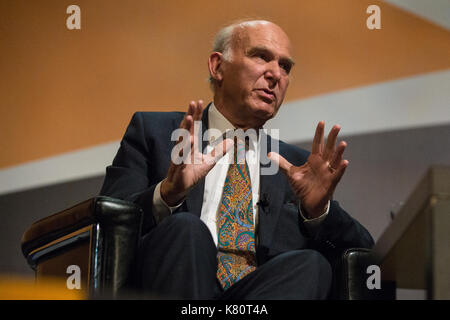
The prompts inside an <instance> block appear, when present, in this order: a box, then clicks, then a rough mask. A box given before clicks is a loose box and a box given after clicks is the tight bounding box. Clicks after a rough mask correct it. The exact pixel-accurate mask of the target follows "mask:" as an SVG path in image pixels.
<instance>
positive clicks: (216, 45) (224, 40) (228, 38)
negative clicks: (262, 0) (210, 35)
mask: <svg viewBox="0 0 450 320" xmlns="http://www.w3.org/2000/svg"><path fill="white" fill-rule="evenodd" d="M267 23H270V22H269V21H266V20H239V21H236V22H234V23H232V24H230V25H228V26H226V27H224V28H222V29H220V30H219V32H217V33H216V35H215V37H214V41H213V49H212V52H220V53H221V54H222V55H223V58H224V59H225V60H226V61H231V60H232V59H233V50H232V45H231V44H232V40H233V35H234V34H235V30H236V29H237V28H240V29H244V28H246V27H252V26H255V25H257V24H267ZM209 82H210V85H211V89H212V90H213V91H214V88H215V79H214V78H213V77H211V76H210V77H209Z"/></svg>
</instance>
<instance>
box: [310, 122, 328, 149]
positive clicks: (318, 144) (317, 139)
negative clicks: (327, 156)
mask: <svg viewBox="0 0 450 320" xmlns="http://www.w3.org/2000/svg"><path fill="white" fill-rule="evenodd" d="M324 128H325V122H323V121H320V122H319V123H318V124H317V127H316V133H315V134H314V139H313V144H312V150H311V153H321V152H322V149H323V131H324Z"/></svg>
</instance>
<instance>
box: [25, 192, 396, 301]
mask: <svg viewBox="0 0 450 320" xmlns="http://www.w3.org/2000/svg"><path fill="white" fill-rule="evenodd" d="M142 218H143V211H142V210H141V208H139V207H138V206H137V205H136V204H134V203H131V202H127V201H123V200H118V199H114V198H109V197H103V196H101V197H95V198H92V199H90V200H87V201H84V202H82V203H80V204H78V205H76V206H74V207H72V208H69V209H66V210H64V211H61V212H59V213H56V214H54V215H51V216H49V217H47V218H44V219H42V220H39V221H37V222H35V223H34V224H33V225H32V226H31V227H30V228H29V229H28V230H27V231H26V232H25V233H24V235H23V237H22V251H23V254H24V256H25V257H26V259H27V261H28V264H29V265H30V266H31V267H32V268H33V269H34V270H35V274H36V280H37V282H39V281H40V280H42V279H45V278H46V277H59V279H60V280H61V288H67V287H66V280H67V278H68V277H69V275H70V274H67V268H68V267H69V266H70V265H76V266H78V267H79V268H80V269H79V270H80V272H81V287H82V289H84V290H85V292H86V293H87V295H88V297H90V298H95V297H98V296H100V297H111V298H122V297H126V296H127V294H130V293H132V296H133V297H138V295H137V293H136V292H134V293H133V286H134V279H133V266H134V265H135V264H136V256H137V254H136V253H137V250H138V247H139V243H140V238H141V237H140V235H141V226H142ZM373 262H374V258H373V256H372V254H371V251H370V250H368V249H361V248H355V249H347V250H345V251H343V252H340V253H339V254H337V255H336V258H334V259H333V261H331V264H332V267H333V285H332V289H331V296H330V298H331V299H343V300H348V299H350V300H358V299H379V298H391V297H392V291H386V290H384V291H382V292H380V290H369V289H368V288H367V286H366V280H367V277H368V275H367V274H366V269H367V266H369V265H370V264H374V263H373Z"/></svg>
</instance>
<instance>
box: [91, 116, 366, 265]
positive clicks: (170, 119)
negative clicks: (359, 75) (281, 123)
mask: <svg viewBox="0 0 450 320" xmlns="http://www.w3.org/2000/svg"><path fill="white" fill-rule="evenodd" d="M208 110H209V108H206V109H205V110H204V112H203V116H202V131H203V132H204V131H205V130H206V129H207V128H208ZM183 117H184V113H182V112H137V113H135V114H134V116H133V118H132V120H131V122H130V124H129V126H128V128H127V130H126V132H125V135H124V137H123V139H122V141H121V145H120V149H119V151H118V152H117V155H116V157H115V158H114V161H113V163H112V165H111V166H108V167H107V168H106V177H105V181H104V184H103V188H102V190H101V192H100V194H101V195H106V196H111V197H116V198H120V199H124V200H129V201H133V202H135V203H137V204H139V205H140V206H141V207H142V208H143V210H144V222H143V233H144V234H145V233H147V232H148V231H149V230H151V228H153V227H154V226H155V220H154V217H153V214H152V201H153V191H154V189H155V186H156V185H157V184H158V183H159V182H160V181H161V180H163V179H164V178H165V177H166V175H167V171H168V168H169V165H170V155H171V151H172V148H173V146H174V145H175V142H174V141H171V134H172V131H173V130H175V129H176V128H178V127H179V125H180V122H181V120H182V119H183ZM203 132H202V133H203ZM268 138H269V139H271V138H270V137H268ZM262 141H265V140H262ZM267 141H270V140H267ZM206 143H207V142H205V141H204V142H203V148H202V150H204V147H205V145H206ZM272 145H273V144H272ZM270 146H271V143H270V142H269V143H268V152H269V151H270ZM279 153H280V154H281V155H282V156H283V157H285V158H286V159H287V160H288V161H290V162H291V163H293V164H295V165H301V164H303V163H305V162H306V160H307V158H308V155H309V153H308V152H307V151H305V150H302V149H300V148H298V147H295V146H293V145H290V144H286V143H284V142H282V141H279ZM203 191H204V179H203V180H202V181H201V182H200V183H198V184H197V185H196V186H195V187H194V188H193V189H192V190H191V191H190V193H189V194H188V196H187V198H186V201H185V202H184V204H183V205H182V206H181V207H180V208H179V209H177V211H188V212H191V213H192V214H195V215H197V216H200V213H201V207H202V202H203ZM261 198H264V199H265V200H266V201H265V203H263V204H262V205H260V207H259V208H260V210H259V223H258V230H257V235H258V243H257V247H256V252H257V257H258V263H259V264H261V263H264V262H265V261H267V260H268V259H270V258H271V257H273V256H275V255H277V254H279V253H282V252H286V251H289V250H294V249H307V248H309V249H315V250H318V251H320V252H322V253H323V254H324V255H325V256H326V257H328V258H330V257H331V256H332V255H333V252H340V250H338V249H345V248H350V247H364V248H371V247H372V246H373V239H372V237H371V236H370V234H369V232H367V230H366V229H365V228H364V227H363V226H362V225H361V224H359V223H358V222H357V221H356V220H355V219H353V218H352V217H350V215H349V214H348V213H347V212H345V211H344V210H343V209H342V208H341V207H340V206H339V204H338V203H337V202H336V201H331V205H330V210H329V213H328V216H327V218H326V219H325V220H324V221H323V222H322V223H321V225H320V227H319V228H318V229H317V230H315V231H314V232H313V233H311V231H309V230H308V229H307V228H306V227H305V225H304V222H303V220H302V218H301V216H300V215H299V212H298V206H297V200H296V197H295V196H294V194H293V193H292V191H291V188H290V186H289V184H288V181H287V179H286V177H285V176H284V174H283V173H282V172H281V171H278V173H277V174H275V175H261V177H260V199H261Z"/></svg>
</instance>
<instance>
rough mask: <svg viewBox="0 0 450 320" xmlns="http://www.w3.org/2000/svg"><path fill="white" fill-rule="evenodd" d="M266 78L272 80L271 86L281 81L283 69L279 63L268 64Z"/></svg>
mask: <svg viewBox="0 0 450 320" xmlns="http://www.w3.org/2000/svg"><path fill="white" fill-rule="evenodd" d="M264 76H265V78H266V79H268V80H270V82H271V86H275V85H276V84H277V83H278V81H280V79H281V68H280V66H279V65H278V62H277V61H271V62H269V63H268V64H267V70H266V72H265V74H264Z"/></svg>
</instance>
